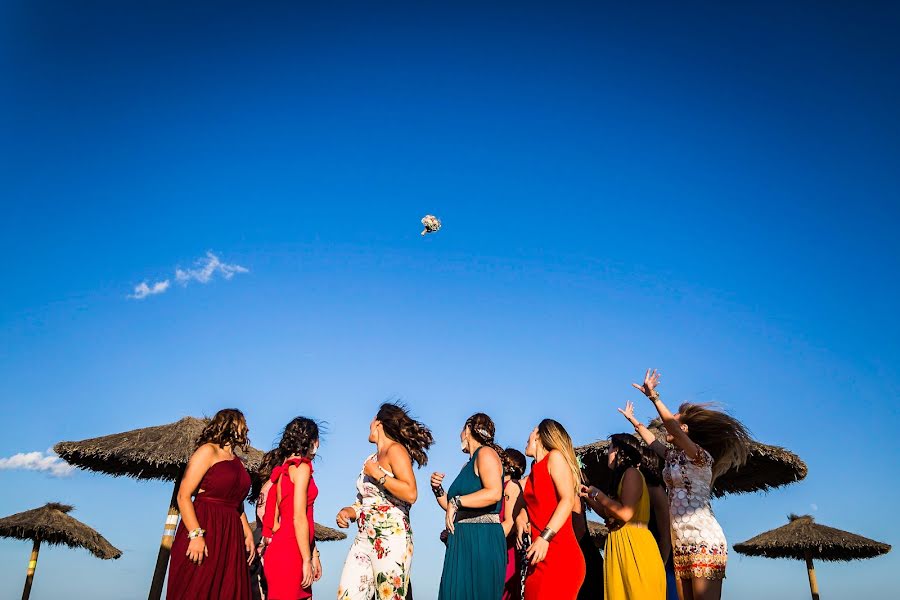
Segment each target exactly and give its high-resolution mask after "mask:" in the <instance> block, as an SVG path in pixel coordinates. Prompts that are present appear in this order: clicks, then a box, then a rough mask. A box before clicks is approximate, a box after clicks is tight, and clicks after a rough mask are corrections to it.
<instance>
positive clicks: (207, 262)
mask: <svg viewBox="0 0 900 600" xmlns="http://www.w3.org/2000/svg"><path fill="white" fill-rule="evenodd" d="M249 272H250V269H248V268H247V267H242V266H241V265H233V264H228V263H224V262H222V261H221V260H220V259H219V257H218V256H216V255H215V254H214V253H213V252H212V251H208V252H207V253H206V256H205V257H203V258H198V259H197V260H195V261H194V268H192V269H182V268H181V267H176V268H175V281H177V282H178V283H179V284H181V286H182V287H184V286H186V285H187V284H189V283H190V282H192V281H197V282H199V283H203V284H206V283H209V282H210V281H212V280H213V278H214V277H215V276H216V274H219V275H221V277H222V278H223V279H226V280H227V279H231V278H232V277H234V275H235V273H249ZM170 282H171V280H169V279H163V280H162V281H157V282H156V283H154V284H152V285H150V284H148V283H147V282H146V281H142V282H141V283H139V284H138V285H136V286H134V292H132V293H131V294H128V297H129V298H131V299H134V300H143V299H144V298H146V297H147V296H155V295H157V294H162V293H163V292H165V291H166V290H168V289H169V284H170Z"/></svg>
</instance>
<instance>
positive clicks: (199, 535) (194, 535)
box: [188, 527, 206, 540]
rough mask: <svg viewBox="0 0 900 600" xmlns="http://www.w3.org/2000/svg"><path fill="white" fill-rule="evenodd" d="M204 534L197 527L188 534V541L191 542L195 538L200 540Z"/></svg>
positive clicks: (204, 531) (203, 530)
mask: <svg viewBox="0 0 900 600" xmlns="http://www.w3.org/2000/svg"><path fill="white" fill-rule="evenodd" d="M204 533H206V530H205V529H200V528H199V527H198V528H197V529H195V530H193V531H191V532H189V533H188V539H189V540H193V539H195V538H202V537H203V534H204Z"/></svg>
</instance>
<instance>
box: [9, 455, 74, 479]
mask: <svg viewBox="0 0 900 600" xmlns="http://www.w3.org/2000/svg"><path fill="white" fill-rule="evenodd" d="M13 469H18V470H22V471H41V472H44V473H47V474H49V475H51V476H53V477H65V476H66V475H70V474H71V473H72V471H74V470H75V467H73V466H72V465H70V464H68V463H67V462H65V461H63V459H61V458H60V457H58V456H57V455H56V454H54V453H53V451H52V450H47V452H46V453H45V452H20V453H18V454H14V455H12V456H10V457H9V458H0V470H2V471H11V470H13Z"/></svg>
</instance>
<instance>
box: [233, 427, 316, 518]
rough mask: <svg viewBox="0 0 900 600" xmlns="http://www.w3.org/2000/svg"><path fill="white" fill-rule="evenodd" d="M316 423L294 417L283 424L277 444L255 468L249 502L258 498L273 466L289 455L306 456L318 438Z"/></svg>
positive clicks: (281, 462)
mask: <svg viewBox="0 0 900 600" xmlns="http://www.w3.org/2000/svg"><path fill="white" fill-rule="evenodd" d="M319 429H320V426H319V424H318V423H316V422H315V421H313V420H312V419H308V418H306V417H295V418H294V419H291V421H290V422H289V423H288V424H287V425H285V426H284V430H283V431H282V432H281V438H280V439H279V441H278V445H277V446H275V447H274V448H272V449H271V450H269V451H268V452H266V453H265V454H264V455H263V457H262V461H261V462H260V464H259V469H258V470H257V472H256V474H257V479H258V481H254V485H253V487H252V488H251V490H250V496H249V497H248V498H249V500H250V501H251V502H256V501H257V500H258V499H259V493H260V491H261V489H262V486H263V485H265V483H266V482H267V481H268V480H269V477H270V476H271V475H272V471H273V470H275V467H277V466H279V465H281V464H283V463H284V461H286V460H287V459H288V457H289V456H294V455H297V456H307V455H309V451H310V449H311V448H312V447H313V444H315V443H316V441H317V440H318V439H319Z"/></svg>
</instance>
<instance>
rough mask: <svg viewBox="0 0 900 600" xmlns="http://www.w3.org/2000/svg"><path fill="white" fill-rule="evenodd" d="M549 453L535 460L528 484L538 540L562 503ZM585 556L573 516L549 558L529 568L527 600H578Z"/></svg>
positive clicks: (533, 532)
mask: <svg viewBox="0 0 900 600" xmlns="http://www.w3.org/2000/svg"><path fill="white" fill-rule="evenodd" d="M549 456H550V455H549V453H548V454H547V456H545V457H544V458H543V459H542V460H541V461H540V462H536V463H534V465H533V466H532V467H531V473H530V474H529V475H528V481H527V482H526V484H525V506H526V507H527V509H528V518H529V519H531V539H532V540H536V539H537V538H538V536H539V535H540V534H541V532H542V531H543V530H544V528H545V527H546V526H547V523H549V522H550V518H551V517H552V516H553V511H555V510H556V506H557V505H558V504H559V496H558V495H557V493H556V486H555V485H554V483H553V479H552V478H551V477H550V470H549V467H548V464H547V463H548V458H549ZM584 576H585V566H584V556H582V554H581V548H579V547H578V540H576V539H575V531H574V530H573V529H572V515H571V514H570V515H569V516H568V517H566V521H565V523H564V524H563V526H562V528H561V529H560V530H559V531H558V532H557V533H556V536H555V537H554V538H553V539H552V540H551V541H550V547H549V548H548V550H547V557H546V558H545V559H544V560H543V561H541V562H539V563H538V564H537V565H535V566H534V567H531V568H529V570H528V578H527V579H526V580H525V600H548V599H550V598H552V599H553V600H575V599H576V598H577V597H578V590H579V589H581V584H582V582H583V581H584Z"/></svg>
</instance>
